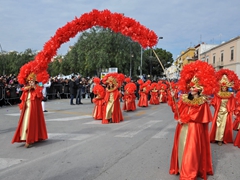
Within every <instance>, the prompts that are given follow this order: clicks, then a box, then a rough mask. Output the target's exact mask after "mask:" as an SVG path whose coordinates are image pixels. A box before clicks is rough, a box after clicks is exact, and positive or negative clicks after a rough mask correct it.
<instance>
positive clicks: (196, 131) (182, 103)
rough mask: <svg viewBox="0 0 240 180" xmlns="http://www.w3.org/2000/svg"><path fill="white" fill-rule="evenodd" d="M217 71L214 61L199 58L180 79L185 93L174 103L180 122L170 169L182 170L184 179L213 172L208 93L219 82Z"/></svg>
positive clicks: (180, 172)
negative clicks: (212, 63)
mask: <svg viewBox="0 0 240 180" xmlns="http://www.w3.org/2000/svg"><path fill="white" fill-rule="evenodd" d="M214 73H215V71H214V69H213V67H212V66H211V65H209V64H208V63H206V62H202V61H199V60H198V61H196V62H193V63H190V64H187V65H185V66H184V67H183V70H182V71H181V78H180V80H179V88H180V89H181V90H182V91H183V92H185V94H182V96H181V97H180V99H179V101H178V102H177V103H176V102H172V103H170V104H171V107H172V110H173V112H174V118H175V119H176V120H177V122H178V123H177V127H176V131H175V137H174V143H173V149H172V156H171V162H170V170H169V173H170V174H176V175H177V174H180V179H182V180H183V179H189V180H190V179H192V180H193V179H197V177H201V178H203V179H204V180H206V179H207V175H213V167H212V157H211V149H210V141H209V134H208V124H209V122H211V120H212V115H211V111H210V107H209V105H208V101H207V99H208V98H207V95H210V94H212V93H213V90H214V89H215V87H214V86H215V85H216V83H217V81H216V78H215V76H214ZM189 90H190V93H188V92H189ZM171 93H172V96H174V92H173V91H172V92H171Z"/></svg>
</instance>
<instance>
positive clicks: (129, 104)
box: [123, 77, 137, 111]
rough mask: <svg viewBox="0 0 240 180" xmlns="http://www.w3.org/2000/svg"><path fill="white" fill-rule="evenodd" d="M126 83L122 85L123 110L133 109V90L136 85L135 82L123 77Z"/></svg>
mask: <svg viewBox="0 0 240 180" xmlns="http://www.w3.org/2000/svg"><path fill="white" fill-rule="evenodd" d="M125 82H126V85H125V86H124V96H123V110H124V111H135V110H136V103H135V99H136V96H135V91H136V89H137V86H136V84H135V83H133V82H131V79H130V78H129V77H128V78H125Z"/></svg>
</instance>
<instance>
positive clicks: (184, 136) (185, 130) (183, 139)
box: [178, 123, 188, 171]
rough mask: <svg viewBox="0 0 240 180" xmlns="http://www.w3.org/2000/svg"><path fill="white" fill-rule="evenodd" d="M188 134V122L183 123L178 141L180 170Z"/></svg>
mask: <svg viewBox="0 0 240 180" xmlns="http://www.w3.org/2000/svg"><path fill="white" fill-rule="evenodd" d="M187 134H188V123H186V124H183V125H182V128H181V131H180V135H179V141H178V167H179V171H181V166H182V157H183V153H184V148H185V144H186V139H187Z"/></svg>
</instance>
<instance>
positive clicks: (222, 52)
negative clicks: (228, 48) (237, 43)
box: [221, 52, 223, 62]
mask: <svg viewBox="0 0 240 180" xmlns="http://www.w3.org/2000/svg"><path fill="white" fill-rule="evenodd" d="M221 62H223V52H221Z"/></svg>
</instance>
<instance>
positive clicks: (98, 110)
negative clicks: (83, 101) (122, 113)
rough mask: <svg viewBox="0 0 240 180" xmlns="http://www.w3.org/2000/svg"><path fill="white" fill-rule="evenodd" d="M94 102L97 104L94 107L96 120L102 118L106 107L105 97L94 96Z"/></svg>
mask: <svg viewBox="0 0 240 180" xmlns="http://www.w3.org/2000/svg"><path fill="white" fill-rule="evenodd" d="M93 103H94V104H95V106H94V109H93V118H94V119H95V120H102V119H103V114H104V108H105V101H104V98H98V97H95V98H93Z"/></svg>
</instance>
